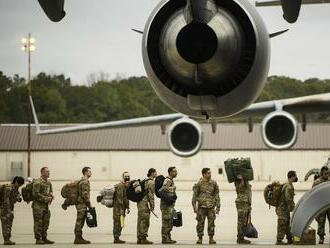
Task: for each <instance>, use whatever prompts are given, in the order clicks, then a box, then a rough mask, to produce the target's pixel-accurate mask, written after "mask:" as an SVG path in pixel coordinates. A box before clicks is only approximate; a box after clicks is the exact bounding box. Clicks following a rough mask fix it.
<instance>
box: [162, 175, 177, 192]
mask: <svg viewBox="0 0 330 248" xmlns="http://www.w3.org/2000/svg"><path fill="white" fill-rule="evenodd" d="M162 188H163V190H164V192H169V193H174V192H175V189H176V187H175V185H174V181H173V179H172V178H170V177H166V178H165V180H164V182H163V187H162Z"/></svg>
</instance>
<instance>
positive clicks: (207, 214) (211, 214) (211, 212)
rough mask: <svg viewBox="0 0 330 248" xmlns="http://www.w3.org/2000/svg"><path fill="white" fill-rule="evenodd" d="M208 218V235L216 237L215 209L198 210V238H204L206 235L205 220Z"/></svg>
mask: <svg viewBox="0 0 330 248" xmlns="http://www.w3.org/2000/svg"><path fill="white" fill-rule="evenodd" d="M206 218H207V233H208V235H209V236H214V229H215V224H214V222H215V219H216V215H215V209H214V208H198V210H197V216H196V220H197V226H196V231H197V236H198V237H202V236H203V235H204V226H205V219H206Z"/></svg>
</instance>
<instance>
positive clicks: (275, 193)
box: [264, 181, 283, 207]
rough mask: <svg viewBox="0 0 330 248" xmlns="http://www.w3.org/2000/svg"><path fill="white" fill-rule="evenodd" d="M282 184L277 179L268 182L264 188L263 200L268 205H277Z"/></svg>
mask: <svg viewBox="0 0 330 248" xmlns="http://www.w3.org/2000/svg"><path fill="white" fill-rule="evenodd" d="M282 189H283V184H281V183H280V182H278V181H275V182H272V183H271V184H268V185H267V186H266V187H265V189H264V198H265V202H266V203H267V204H268V205H269V207H270V206H273V207H277V206H278V204H279V201H280V198H281V195H282Z"/></svg>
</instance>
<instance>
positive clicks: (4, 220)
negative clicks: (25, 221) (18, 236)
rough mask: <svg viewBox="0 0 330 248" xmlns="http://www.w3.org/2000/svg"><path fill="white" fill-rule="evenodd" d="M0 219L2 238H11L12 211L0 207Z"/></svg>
mask: <svg viewBox="0 0 330 248" xmlns="http://www.w3.org/2000/svg"><path fill="white" fill-rule="evenodd" d="M0 219H1V227H2V236H3V239H4V240H8V239H10V238H11V228H12V226H13V220H14V212H13V211H12V210H10V209H2V208H1V209H0Z"/></svg>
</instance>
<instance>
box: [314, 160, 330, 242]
mask: <svg viewBox="0 0 330 248" xmlns="http://www.w3.org/2000/svg"><path fill="white" fill-rule="evenodd" d="M329 174H330V171H329V168H328V167H327V166H323V167H322V168H321V174H320V177H319V178H318V179H316V180H315V181H314V183H313V187H315V186H316V185H318V184H321V183H324V182H327V181H329ZM326 218H328V222H329V223H330V209H327V210H325V211H324V212H323V213H321V214H319V215H318V216H317V217H316V218H315V219H316V221H317V234H318V235H319V237H320V240H319V244H323V243H324V236H325V231H324V227H325V222H326Z"/></svg>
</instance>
